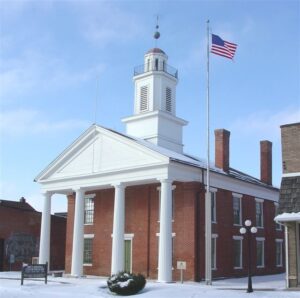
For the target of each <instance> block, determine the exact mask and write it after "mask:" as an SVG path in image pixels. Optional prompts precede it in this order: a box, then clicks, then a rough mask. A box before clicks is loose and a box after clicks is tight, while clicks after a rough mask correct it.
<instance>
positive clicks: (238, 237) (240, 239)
mask: <svg viewBox="0 0 300 298" xmlns="http://www.w3.org/2000/svg"><path fill="white" fill-rule="evenodd" d="M232 239H233V240H237V241H240V243H241V250H240V264H241V266H239V267H233V269H236V270H240V269H243V239H244V237H243V236H236V235H234V236H232Z"/></svg>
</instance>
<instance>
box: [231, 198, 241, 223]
mask: <svg viewBox="0 0 300 298" xmlns="http://www.w3.org/2000/svg"><path fill="white" fill-rule="evenodd" d="M242 197H243V195H239V194H236V193H232V199H233V198H238V199H239V200H240V223H239V224H237V223H233V225H234V226H237V227H240V226H242V223H243V212H242Z"/></svg>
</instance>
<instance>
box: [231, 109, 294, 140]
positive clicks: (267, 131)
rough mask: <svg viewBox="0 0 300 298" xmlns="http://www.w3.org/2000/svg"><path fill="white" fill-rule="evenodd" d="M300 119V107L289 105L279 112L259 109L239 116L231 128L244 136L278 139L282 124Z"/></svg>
mask: <svg viewBox="0 0 300 298" xmlns="http://www.w3.org/2000/svg"><path fill="white" fill-rule="evenodd" d="M299 121H300V108H299V107H287V108H286V109H284V110H281V111H278V112H272V111H271V110H270V111H259V112H256V113H253V114H250V115H248V116H246V117H243V118H237V119H236V120H235V121H234V122H233V123H232V125H231V128H230V130H231V131H233V132H234V133H236V132H237V133H240V134H242V135H244V136H249V135H256V136H258V137H259V138H260V139H265V138H266V137H268V138H270V139H273V140H278V139H279V138H280V125H283V124H288V123H294V122H299Z"/></svg>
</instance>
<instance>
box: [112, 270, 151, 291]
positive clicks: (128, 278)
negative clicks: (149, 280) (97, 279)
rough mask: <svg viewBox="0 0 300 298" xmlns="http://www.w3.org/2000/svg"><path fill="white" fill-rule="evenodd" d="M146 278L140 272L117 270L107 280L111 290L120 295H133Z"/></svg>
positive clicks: (144, 282) (142, 285)
mask: <svg viewBox="0 0 300 298" xmlns="http://www.w3.org/2000/svg"><path fill="white" fill-rule="evenodd" d="M145 284H146V279H145V277H144V276H143V275H142V274H137V275H136V274H132V273H128V272H119V273H118V274H114V275H112V276H111V277H110V278H109V279H108V280H107V285H108V288H109V289H110V291H111V292H113V293H116V294H118V295H122V296H128V295H134V294H136V293H138V292H139V291H140V290H142V289H143V288H144V287H145Z"/></svg>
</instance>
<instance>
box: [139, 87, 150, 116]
mask: <svg viewBox="0 0 300 298" xmlns="http://www.w3.org/2000/svg"><path fill="white" fill-rule="evenodd" d="M140 92H141V94H140V111H141V112H143V111H147V110H148V86H142V87H141V90H140Z"/></svg>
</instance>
